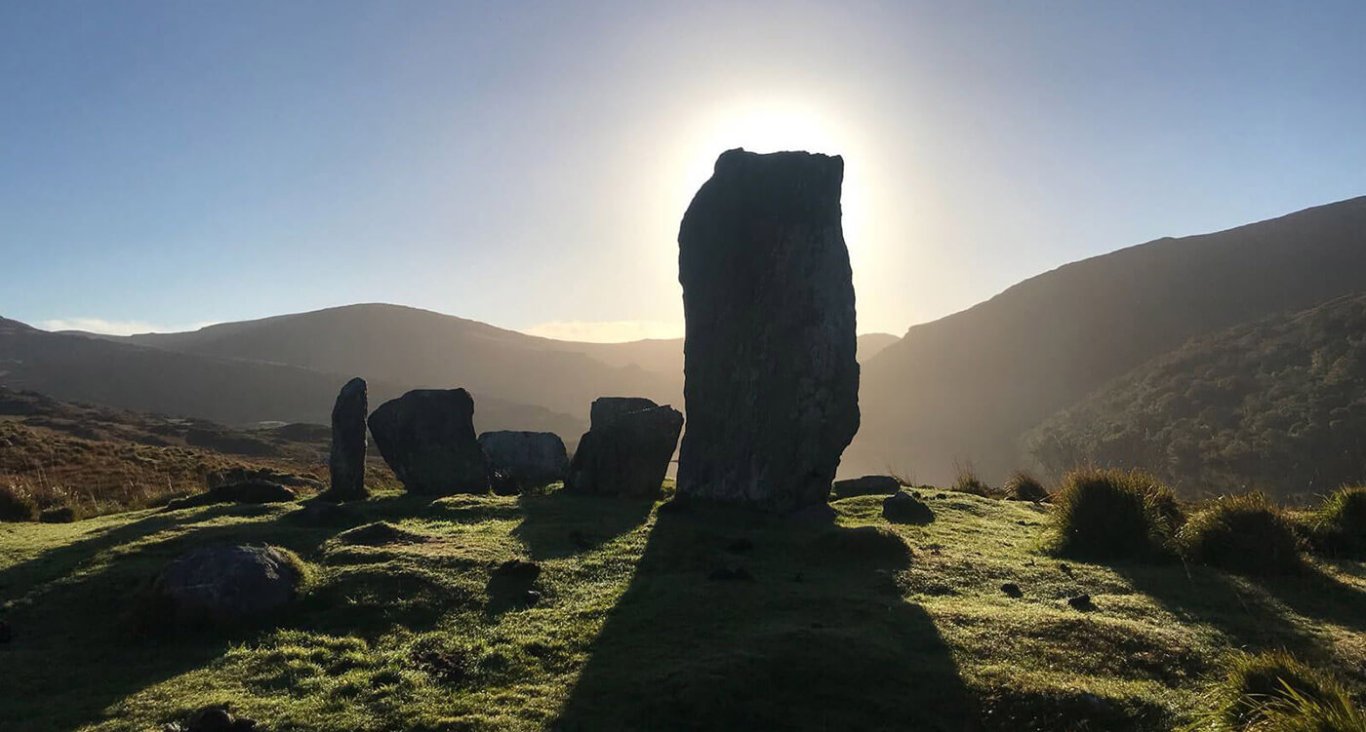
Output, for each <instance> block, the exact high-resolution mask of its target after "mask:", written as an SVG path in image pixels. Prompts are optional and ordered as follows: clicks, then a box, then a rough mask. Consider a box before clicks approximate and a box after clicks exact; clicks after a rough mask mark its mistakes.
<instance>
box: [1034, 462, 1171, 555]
mask: <svg viewBox="0 0 1366 732" xmlns="http://www.w3.org/2000/svg"><path fill="white" fill-rule="evenodd" d="M1053 504H1054V511H1053V527H1054V537H1053V541H1052V545H1051V549H1052V550H1053V552H1055V553H1057V554H1060V555H1062V556H1068V557H1076V558H1081V559H1124V558H1142V557H1154V556H1159V555H1161V554H1163V553H1165V552H1166V551H1167V548H1168V545H1169V544H1170V541H1171V537H1172V534H1173V530H1174V527H1175V526H1176V524H1177V523H1179V522H1180V519H1181V509H1180V507H1179V506H1178V504H1177V502H1176V496H1175V495H1173V494H1172V492H1171V490H1170V489H1169V488H1167V487H1166V486H1165V485H1163V484H1162V483H1160V482H1159V481H1158V480H1157V479H1156V478H1154V477H1152V476H1151V475H1149V474H1147V473H1144V472H1141V471H1137V470H1135V471H1128V472H1125V471H1122V470H1110V469H1097V468H1084V469H1080V470H1074V471H1073V472H1071V473H1069V474H1068V475H1067V477H1066V478H1064V479H1063V482H1062V487H1061V488H1060V489H1059V490H1058V492H1057V494H1056V495H1055V496H1054V497H1053Z"/></svg>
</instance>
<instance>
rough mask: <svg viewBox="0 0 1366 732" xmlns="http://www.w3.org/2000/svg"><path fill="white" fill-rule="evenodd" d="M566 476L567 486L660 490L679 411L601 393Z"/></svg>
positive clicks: (613, 491) (607, 491)
mask: <svg viewBox="0 0 1366 732" xmlns="http://www.w3.org/2000/svg"><path fill="white" fill-rule="evenodd" d="M591 418H592V424H591V425H590V427H589V429H588V432H587V433H586V434H584V436H583V439H581V440H579V447H578V449H577V450H575V451H574V460H573V461H572V462H570V464H569V474H568V475H566V476H565V481H564V486H565V489H566V490H569V491H573V492H575V493H593V494H600V495H614V496H642V497H653V496H658V495H659V490H660V488H661V486H662V485H663V483H664V476H665V475H666V474H668V472H669V461H670V460H672V459H673V455H674V448H675V447H677V446H678V433H679V432H680V431H681V430H682V429H683V415H682V414H680V413H679V411H678V410H677V409H674V408H673V407H670V406H668V405H665V406H662V407H660V406H656V405H655V403H654V402H652V401H650V400H649V399H634V398H629V399H628V398H625V397H603V398H601V399H597V400H595V401H594V402H593V409H592V417H591Z"/></svg>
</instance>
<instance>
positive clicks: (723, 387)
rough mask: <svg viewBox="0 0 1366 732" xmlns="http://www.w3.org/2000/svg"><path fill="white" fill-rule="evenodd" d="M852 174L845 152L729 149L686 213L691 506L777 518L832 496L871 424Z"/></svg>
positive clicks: (686, 491) (681, 478) (683, 270)
mask: <svg viewBox="0 0 1366 732" xmlns="http://www.w3.org/2000/svg"><path fill="white" fill-rule="evenodd" d="M843 177H844V161H843V160H842V159H841V158H840V157H838V156H834V157H831V156H827V155H813V154H810V153H805V152H781V153H773V154H771V155H758V154H755V153H750V152H745V151H744V150H739V149H737V150H729V151H727V152H725V153H723V154H722V155H721V157H720V158H718V159H717V161H716V167H715V170H714V171H713V173H712V177H711V179H710V180H708V181H707V182H706V183H705V184H703V185H702V188H701V189H700V190H699V191H698V192H697V195H696V196H695V197H694V198H693V201H692V204H691V205H690V206H689V207H688V211H687V213H686V214H684V216H683V223H682V226H681V227H680V229H679V234H678V245H679V252H678V280H679V282H680V283H681V284H682V285H683V312H684V315H685V316H686V318H687V336H686V343H685V358H684V372H685V382H684V388H683V394H684V398H685V402H686V408H687V412H688V428H687V431H686V432H685V433H684V435H683V447H682V451H681V453H680V455H679V463H678V494H679V496H681V497H684V498H698V499H707V500H715V501H724V502H731V503H740V504H746V505H750V506H754V507H757V508H761V509H765V510H769V511H775V512H788V511H794V510H797V509H800V508H802V507H805V506H808V505H811V504H815V503H822V502H824V501H826V500H827V497H828V496H829V492H830V484H831V481H833V480H834V477H835V469H836V468H837V467H838V466H839V462H840V454H841V453H842V452H843V451H844V448H845V447H847V446H848V445H849V442H850V440H852V439H853V437H854V433H855V432H857V431H858V426H859V409H858V380H859V367H858V362H857V361H855V357H854V355H855V348H856V341H855V329H854V285H853V277H852V272H851V270H850V268H849V251H848V249H846V247H845V244H844V234H843V231H842V229H841V226H840V185H841V183H842V181H843Z"/></svg>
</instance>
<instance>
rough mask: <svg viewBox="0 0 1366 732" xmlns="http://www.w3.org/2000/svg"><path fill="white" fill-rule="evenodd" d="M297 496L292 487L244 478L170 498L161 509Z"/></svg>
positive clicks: (283, 499)
mask: <svg viewBox="0 0 1366 732" xmlns="http://www.w3.org/2000/svg"><path fill="white" fill-rule="evenodd" d="M298 497H299V495H298V494H297V493H295V492H294V491H293V490H292V489H290V488H286V487H284V486H282V485H280V484H279V483H272V482H270V481H268V480H245V481H242V482H241V483H225V484H223V485H220V486H217V487H215V488H211V489H210V490H208V491H205V492H204V493H197V494H195V495H193V496H186V497H184V498H175V499H172V500H171V501H170V502H169V503H167V504H166V507H165V508H163V509H161V510H162V511H177V510H180V509H182V508H195V507H198V506H211V505H213V504H215V503H248V504H262V503H288V502H290V501H293V500H296V499H297V498H298Z"/></svg>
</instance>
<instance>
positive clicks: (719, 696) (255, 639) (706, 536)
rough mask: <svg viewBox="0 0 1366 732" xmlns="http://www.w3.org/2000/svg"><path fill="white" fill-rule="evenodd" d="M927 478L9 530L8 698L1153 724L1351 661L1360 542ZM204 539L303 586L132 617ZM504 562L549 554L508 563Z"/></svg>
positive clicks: (177, 710)
mask: <svg viewBox="0 0 1366 732" xmlns="http://www.w3.org/2000/svg"><path fill="white" fill-rule="evenodd" d="M922 499H923V500H924V501H925V502H926V503H927V504H928V505H929V506H930V507H931V508H932V510H933V511H934V513H935V520H934V521H933V522H932V523H929V524H926V525H891V524H888V523H886V522H885V521H884V520H883V519H882V518H881V515H880V506H881V501H882V497H880V496H862V497H854V498H848V499H844V500H840V501H836V502H835V503H834V504H833V506H834V508H835V514H836V515H835V518H834V519H833V521H827V522H822V521H818V520H812V519H810V518H807V519H801V520H798V519H783V518H777V517H770V516H763V515H756V514H751V513H745V512H738V511H731V510H723V509H712V508H707V507H700V506H695V507H689V508H687V509H686V510H681V511H680V510H666V509H668V508H672V507H670V506H668V504H652V503H649V502H640V501H630V500H618V499H610V498H594V497H578V496H570V495H565V494H563V493H560V492H550V493H549V494H546V495H535V496H522V497H519V498H514V497H496V496H456V497H451V498H444V499H440V500H436V501H431V500H430V499H427V498H422V497H417V496H409V495H400V494H394V493H381V494H380V495H378V496H376V497H374V498H372V499H371V500H368V501H365V502H363V503H361V504H359V505H356V506H353V507H351V508H350V509H348V511H349V512H350V513H348V514H346V515H345V516H344V517H343V519H342V520H340V521H336V522H332V523H330V524H329V525H327V526H318V525H310V524H309V523H308V522H303V521H299V520H297V519H295V518H294V514H295V513H296V512H297V511H298V508H297V505H294V504H274V505H267V506H231V505H220V506H210V507H203V508H192V509H185V510H179V511H173V512H170V513H150V512H134V513H128V514H122V515H118V516H108V517H103V518H97V519H93V520H89V521H80V522H77V523H74V524H65V525H45V524H0V620H3V621H5V622H6V623H8V624H9V626H10V627H11V629H12V634H13V639H12V641H11V642H10V643H9V644H8V645H5V646H0V678H4V679H5V680H6V682H5V683H4V684H0V708H3V709H5V710H6V717H5V719H6V723H7V724H8V727H7V728H8V729H14V730H19V731H23V730H47V729H72V728H77V727H81V728H86V729H93V730H144V729H149V728H157V727H158V726H159V725H162V724H165V723H168V722H172V721H177V720H183V719H184V718H185V717H186V716H187V715H189V714H190V713H191V712H192V711H194V710H195V709H197V708H200V707H202V706H204V705H207V704H212V703H219V702H230V703H232V705H233V707H234V709H236V710H239V711H240V712H241V713H242V714H244V715H246V716H249V717H252V718H254V719H256V720H258V721H260V722H262V723H264V724H265V725H266V726H267V728H269V729H271V730H275V731H281V732H288V731H296V730H334V729H354V730H382V729H409V730H519V729H520V730H539V729H547V728H553V729H561V730H604V729H661V730H668V729H698V728H714V729H775V728H784V729H944V730H960V729H963V728H965V727H968V726H969V725H976V726H975V727H974V728H976V729H979V730H1012V731H1015V730H1023V729H1049V730H1064V729H1076V730H1081V729H1105V730H1167V729H1171V728H1173V727H1175V726H1179V725H1181V724H1183V723H1186V722H1195V721H1198V720H1199V719H1201V715H1202V710H1204V709H1206V708H1208V706H1209V700H1208V695H1209V694H1210V693H1211V692H1210V689H1211V688H1212V687H1215V686H1217V685H1219V684H1220V683H1222V681H1221V680H1222V679H1223V678H1224V669H1225V668H1226V666H1227V665H1228V663H1229V662H1230V659H1233V658H1236V657H1237V654H1238V653H1239V652H1240V651H1239V650H1238V649H1249V650H1253V651H1256V650H1278V649H1286V650H1288V651H1290V652H1293V653H1294V654H1295V655H1296V656H1297V657H1299V658H1302V659H1305V660H1306V662H1308V663H1311V664H1312V665H1313V666H1314V667H1315V668H1319V669H1323V670H1325V671H1330V672H1332V673H1336V674H1338V675H1339V676H1340V677H1341V678H1342V680H1343V682H1344V683H1346V684H1349V685H1359V684H1361V683H1363V682H1366V677H1363V674H1366V669H1363V668H1361V667H1360V665H1359V661H1360V659H1361V658H1364V657H1366V600H1363V597H1364V595H1363V593H1364V592H1366V575H1363V574H1362V572H1361V571H1360V566H1359V565H1356V564H1342V565H1339V564H1329V563H1321V562H1314V563H1312V567H1313V570H1312V572H1310V573H1308V574H1303V575H1294V576H1288V577H1267V578H1249V577H1243V576H1237V575H1229V574H1225V573H1223V572H1221V571H1218V570H1216V569H1213V568H1208V567H1202V566H1192V567H1190V568H1185V567H1182V566H1181V565H1180V564H1177V563H1166V564H1144V563H1130V562H1124V561H1118V562H1116V563H1115V564H1113V565H1112V566H1106V565H1102V564H1088V563H1084V562H1079V561H1075V560H1068V561H1066V562H1059V561H1057V560H1056V559H1051V558H1049V557H1048V555H1047V554H1045V553H1044V551H1043V548H1044V546H1045V544H1046V539H1047V537H1048V532H1049V518H1048V511H1049V510H1050V509H1049V508H1048V507H1047V506H1046V505H1038V504H1033V503H1025V502H1017V501H1003V500H996V499H987V498H981V497H978V496H974V495H969V494H965V493H959V492H951V491H948V492H923V493H922ZM381 522H384V523H381ZM386 524H387V526H386ZM366 526H369V527H374V526H379V527H381V528H379V529H376V528H368V529H365V530H363V531H359V532H357V531H354V530H353V529H354V528H356V527H366ZM215 542H239V543H240V542H245V543H254V544H261V543H270V544H273V545H277V546H281V547H284V548H287V549H290V550H292V551H294V552H296V553H297V554H298V556H299V557H300V558H301V559H302V560H303V561H304V562H305V563H306V564H307V567H308V572H309V574H310V576H311V578H312V580H311V586H310V588H309V590H308V592H307V594H306V595H305V596H304V597H303V598H302V599H301V600H299V601H298V602H297V603H296V604H295V605H294V606H293V607H291V608H290V609H288V610H287V611H285V612H283V613H282V614H280V615H278V616H276V617H272V618H269V619H268V620H267V621H266V622H264V623H262V624H261V625H259V626H252V627H239V628H236V629H230V630H222V631H209V632H200V633H183V632H182V633H175V632H171V633H168V634H162V635H157V636H153V637H150V638H148V637H140V636H137V635H135V634H134V633H133V632H132V630H131V629H132V628H134V627H136V625H137V623H136V620H137V619H136V617H131V618H130V617H129V613H130V612H135V610H136V607H137V605H136V603H135V598H136V597H137V594H138V587H139V586H141V585H142V583H144V582H145V581H146V580H147V578H149V577H151V576H152V575H153V574H155V573H156V572H157V571H158V570H159V569H160V568H161V567H163V566H165V564H166V563H167V562H168V561H169V560H171V559H172V558H173V557H175V556H177V555H178V554H180V553H181V552H183V551H185V550H186V549H188V548H190V547H199V546H203V545H206V544H211V543H215ZM514 559H516V560H522V561H530V562H535V563H537V564H538V565H539V566H540V568H541V571H540V573H539V576H538V577H537V578H535V579H534V580H528V581H527V582H526V583H522V584H518V583H515V582H514V583H512V584H511V585H509V584H506V583H500V582H499V581H497V578H496V577H495V572H494V568H495V567H497V566H498V565H500V564H501V563H503V562H506V561H508V560H514ZM1003 583H1011V584H1013V585H1015V588H1016V589H1017V590H1018V593H1015V594H1011V593H1007V592H1005V591H1003V589H1002V587H1003ZM1078 593H1086V594H1087V595H1089V598H1090V604H1089V605H1088V606H1087V607H1086V608H1085V609H1077V608H1074V607H1072V606H1069V604H1068V602H1067V599H1068V598H1069V597H1072V596H1074V595H1077V594H1078ZM1358 688H1359V687H1358Z"/></svg>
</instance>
